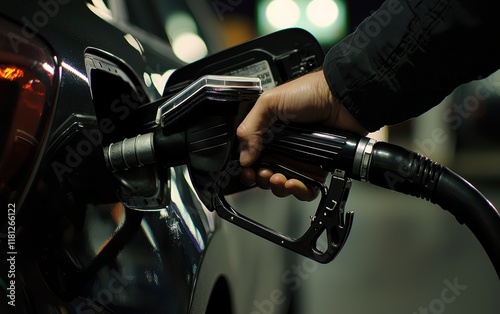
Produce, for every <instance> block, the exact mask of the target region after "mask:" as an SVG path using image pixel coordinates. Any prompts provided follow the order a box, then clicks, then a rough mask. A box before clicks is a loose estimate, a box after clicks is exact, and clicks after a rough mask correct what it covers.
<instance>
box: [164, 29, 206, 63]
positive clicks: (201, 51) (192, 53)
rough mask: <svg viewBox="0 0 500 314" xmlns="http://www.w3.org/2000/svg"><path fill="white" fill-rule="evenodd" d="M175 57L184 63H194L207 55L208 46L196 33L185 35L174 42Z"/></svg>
mask: <svg viewBox="0 0 500 314" xmlns="http://www.w3.org/2000/svg"><path fill="white" fill-rule="evenodd" d="M172 49H173V51H174V53H175V55H176V56H177V57H178V58H179V59H181V60H182V61H184V62H193V61H195V60H198V59H200V58H203V57H204V56H206V55H207V53H208V49H207V45H205V42H204V41H203V39H201V37H200V36H198V35H197V34H194V33H184V34H181V35H179V36H177V37H176V38H175V39H174V40H173V41H172Z"/></svg>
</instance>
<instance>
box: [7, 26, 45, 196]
mask: <svg viewBox="0 0 500 314" xmlns="http://www.w3.org/2000/svg"><path fill="white" fill-rule="evenodd" d="M54 71H55V62H54V56H53V55H52V53H51V52H50V50H49V49H48V48H47V47H46V45H45V44H44V43H43V42H42V41H40V40H38V39H37V38H26V37H25V36H23V34H22V32H21V28H20V27H18V26H16V25H14V24H12V23H10V22H8V21H5V20H3V19H0V200H5V201H9V202H13V201H16V200H18V199H19V197H20V194H21V192H22V190H23V187H24V185H25V183H26V182H27V179H28V178H29V175H30V174H31V172H32V170H33V163H34V161H35V160H36V156H37V154H38V150H39V146H40V142H41V140H42V137H43V135H44V130H45V125H46V123H45V122H46V120H47V117H46V113H47V112H48V111H49V108H50V101H51V98H52V97H53V84H54Z"/></svg>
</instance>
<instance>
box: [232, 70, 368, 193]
mask: <svg viewBox="0 0 500 314" xmlns="http://www.w3.org/2000/svg"><path fill="white" fill-rule="evenodd" d="M278 119H280V120H284V121H286V122H298V123H320V124H322V125H324V126H327V127H331V128H337V129H343V130H346V131H351V132H355V133H358V134H361V135H366V134H368V132H367V131H366V129H364V128H363V126H361V124H360V123H359V122H358V121H357V120H356V119H354V117H353V116H352V115H351V114H350V113H349V111H347V109H346V108H345V107H344V106H343V105H342V104H341V103H340V102H339V101H338V100H337V99H335V98H334V97H333V95H332V93H331V91H330V88H329V86H328V84H327V82H326V79H325V77H324V73H323V71H317V72H313V73H310V74H307V75H304V76H302V77H300V78H298V79H296V80H293V81H291V82H288V83H285V84H283V85H280V86H277V87H275V88H273V89H270V90H268V91H265V92H264V93H263V94H262V95H261V96H260V97H259V99H258V100H257V102H256V103H255V105H254V106H253V108H252V110H251V111H250V112H249V113H248V115H247V116H246V118H245V119H244V120H243V122H242V123H241V124H240V126H239V127H238V130H237V136H238V138H239V140H240V143H241V153H240V163H241V165H242V166H243V167H249V166H250V165H252V164H253V163H254V162H255V161H256V160H257V158H258V157H259V155H260V151H261V149H262V135H263V134H264V133H265V132H266V130H267V129H268V128H269V127H270V126H271V125H272V124H273V123H274V122H275V121H276V120H278ZM242 180H243V182H246V183H253V182H255V183H257V185H258V186H260V187H261V188H265V189H269V188H270V189H271V190H272V191H273V193H274V194H275V195H276V196H280V197H284V196H288V195H290V194H292V195H294V196H295V197H297V198H298V199H300V200H312V199H314V197H315V195H314V193H313V191H311V190H310V189H309V188H307V186H306V185H305V184H304V183H302V182H300V181H299V180H295V179H290V180H288V179H287V178H286V177H285V176H284V175H282V174H279V173H273V172H272V171H271V170H269V169H261V170H259V171H258V172H257V173H255V171H254V170H253V169H251V168H245V169H244V171H243V174H242Z"/></svg>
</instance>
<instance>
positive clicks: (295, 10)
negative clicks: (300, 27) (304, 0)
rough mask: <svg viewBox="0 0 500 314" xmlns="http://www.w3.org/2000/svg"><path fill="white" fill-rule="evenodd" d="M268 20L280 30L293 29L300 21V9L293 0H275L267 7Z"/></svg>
mask: <svg viewBox="0 0 500 314" xmlns="http://www.w3.org/2000/svg"><path fill="white" fill-rule="evenodd" d="M266 19H267V20H268V21H269V23H270V24H271V25H272V26H273V27H275V28H278V29H279V28H285V27H291V26H294V25H295V24H296V23H297V22H298V21H299V19H300V8H299V6H298V5H297V4H296V3H295V2H294V1H293V0H273V1H271V2H269V3H268V5H267V7H266Z"/></svg>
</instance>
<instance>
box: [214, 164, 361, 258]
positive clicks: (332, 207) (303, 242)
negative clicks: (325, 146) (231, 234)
mask: <svg viewBox="0 0 500 314" xmlns="http://www.w3.org/2000/svg"><path fill="white" fill-rule="evenodd" d="M259 166H261V167H265V168H269V169H271V170H273V171H274V172H279V173H282V174H284V175H285V176H286V177H287V178H295V179H298V180H301V181H302V182H304V183H305V184H306V185H308V186H309V187H311V188H313V189H315V190H318V191H319V192H320V194H321V199H320V202H319V205H318V208H317V210H316V212H315V214H314V215H313V216H311V225H310V226H309V228H308V229H307V231H306V232H305V233H304V234H303V235H302V236H301V237H299V238H292V237H290V236H288V235H285V234H282V233H280V232H277V231H275V230H273V229H271V228H269V227H267V226H264V225H262V224H260V223H258V222H256V221H254V220H252V219H250V218H248V217H246V216H244V215H242V214H240V213H239V212H237V211H236V210H235V209H234V208H233V207H232V206H231V205H230V204H229V203H228V202H227V201H226V199H225V198H224V193H223V191H222V188H221V187H216V189H215V190H216V191H215V194H214V202H213V205H214V207H215V210H216V211H217V214H218V215H219V216H220V217H222V218H224V219H225V220H227V221H229V222H232V223H233V224H235V225H237V226H240V227H242V228H244V229H246V230H248V231H250V232H252V233H254V234H256V235H259V236H261V237H262V238H265V239H267V240H269V241H271V242H274V243H276V244H278V245H280V246H282V247H285V248H287V249H289V250H291V251H294V252H296V253H298V254H301V255H303V256H305V257H308V258H311V259H313V260H315V261H317V262H320V263H328V262H330V261H331V260H333V259H334V258H335V257H336V256H337V255H338V253H339V252H340V250H341V249H342V247H343V246H344V243H345V242H346V240H347V236H348V235H349V232H350V230H351V226H352V222H353V215H354V213H353V212H348V213H345V214H344V206H345V203H346V201H347V197H348V194H349V189H350V187H351V179H350V178H345V177H344V176H343V173H342V172H335V173H333V174H332V177H331V181H330V186H329V187H327V186H326V185H325V184H324V183H322V182H320V181H318V180H316V179H313V178H310V177H308V176H306V175H303V174H301V173H299V172H296V171H294V170H292V169H290V168H287V167H284V166H281V165H278V164H272V163H260V164H259ZM323 234H325V235H326V247H322V246H324V244H323V243H322V242H321V241H322V240H321V239H322V235H323Z"/></svg>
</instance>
